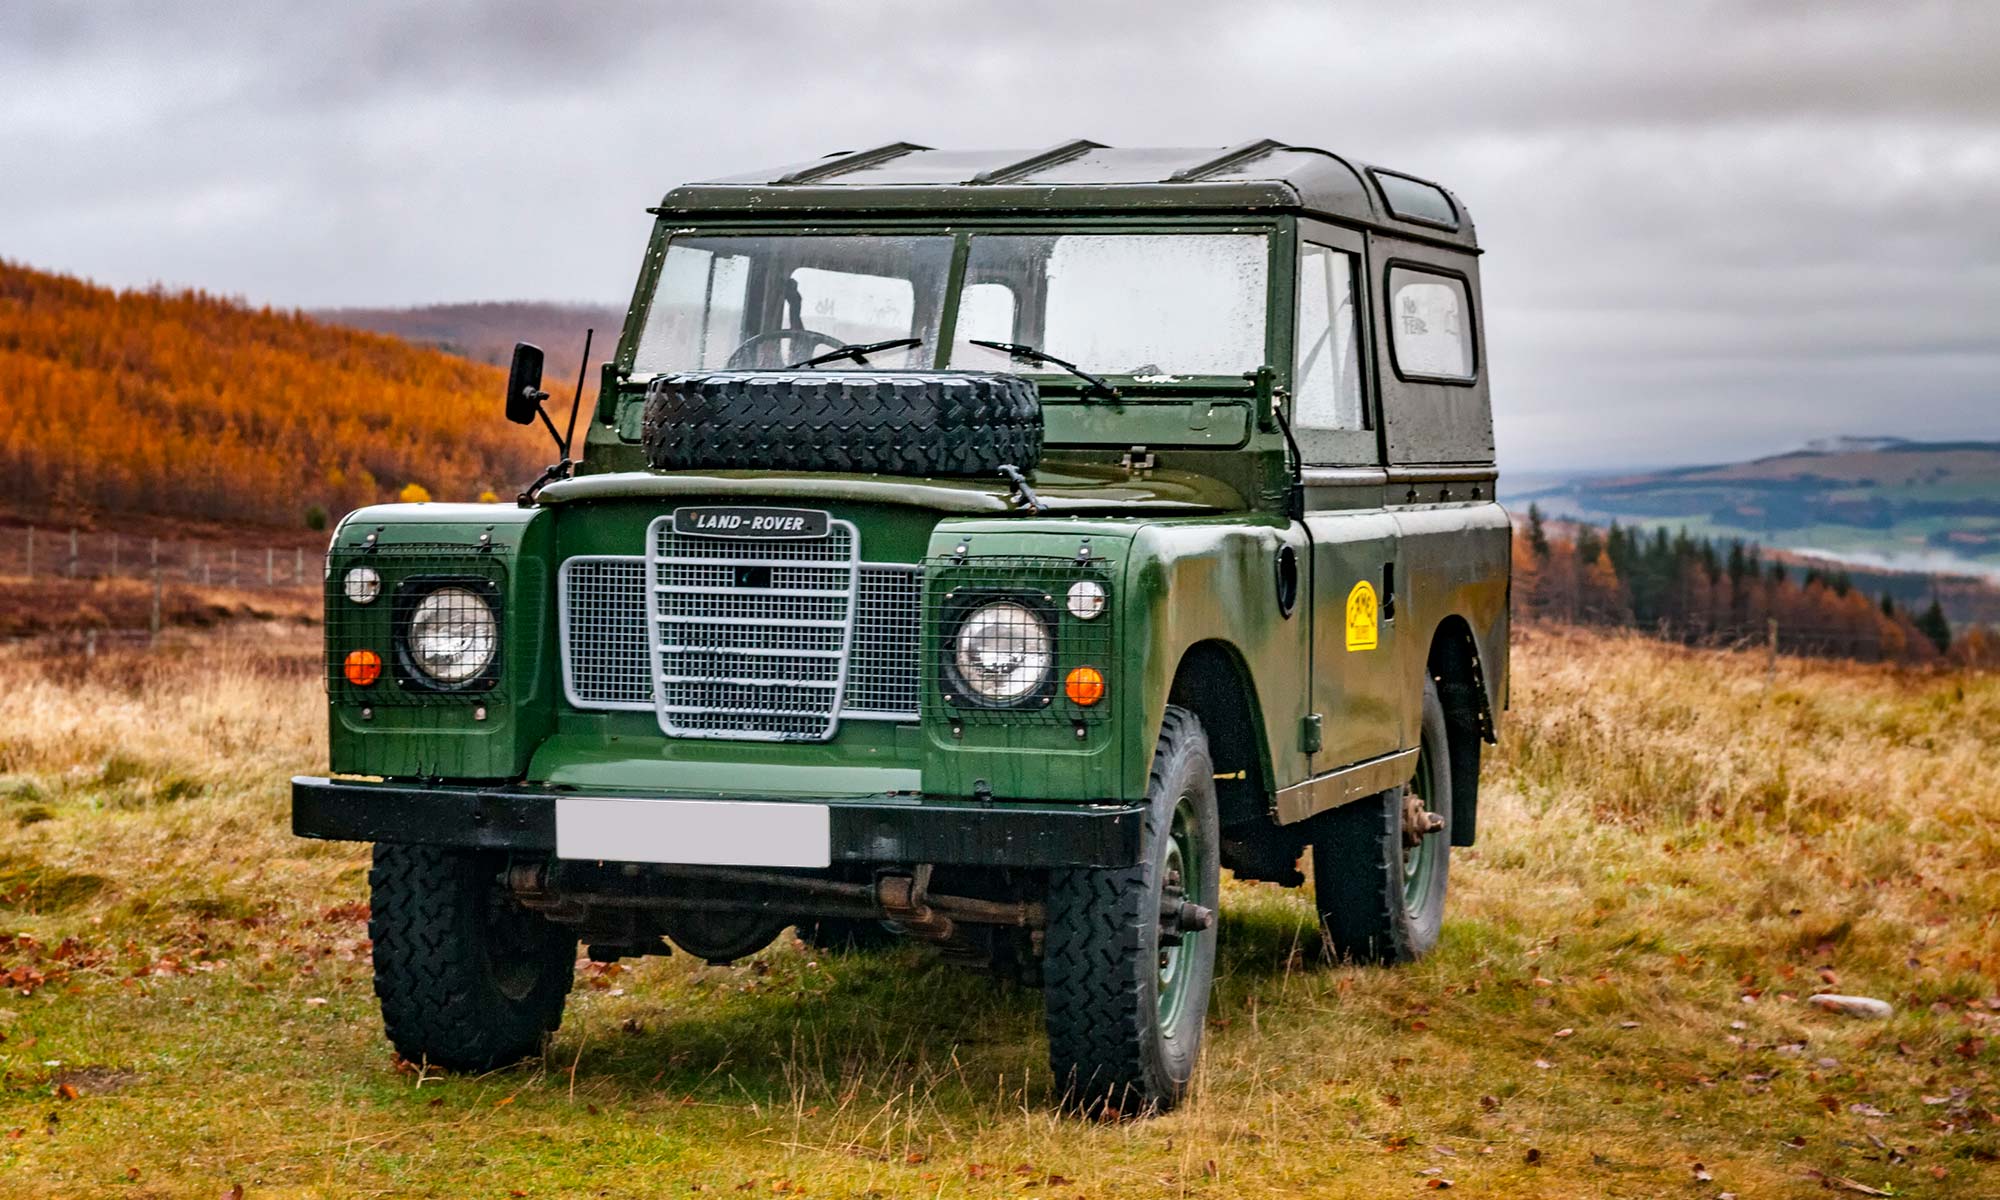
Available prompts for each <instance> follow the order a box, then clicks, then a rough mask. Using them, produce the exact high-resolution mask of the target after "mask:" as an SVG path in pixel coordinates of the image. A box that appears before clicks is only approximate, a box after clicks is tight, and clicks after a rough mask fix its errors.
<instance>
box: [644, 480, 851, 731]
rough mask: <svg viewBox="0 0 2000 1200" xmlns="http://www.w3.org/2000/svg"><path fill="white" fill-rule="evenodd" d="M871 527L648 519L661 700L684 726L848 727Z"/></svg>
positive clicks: (651, 626)
mask: <svg viewBox="0 0 2000 1200" xmlns="http://www.w3.org/2000/svg"><path fill="white" fill-rule="evenodd" d="M859 574H860V538H859V535H858V534H857V532H856V530H855V528H854V526H853V525H852V524H851V523H849V522H846V521H829V522H828V528H827V533H826V536H825V537H820V538H798V539H792V538H730V537H720V538H710V537H695V536H690V535H688V534H683V533H679V532H677V531H676V530H675V529H674V522H673V518H672V517H671V516H664V517H660V518H657V519H655V520H654V521H653V523H652V525H650V526H649V527H648V528H647V530H646V607H645V612H646V638H647V649H648V652H649V661H650V664H651V668H652V690H653V707H654V711H655V712H656V713H657V714H658V716H659V721H660V729H661V731H662V732H664V733H666V734H668V735H669V736H673V737H689V738H728V739H733V740H742V741H825V740H827V739H829V738H831V737H832V736H833V735H834V734H835V733H836V732H837V731H838V730H839V728H840V700H841V695H842V693H843V691H844V690H845V689H846V687H847V668H848V651H849V645H850V643H851V641H852V638H853V634H854V609H855V595H856V591H857V584H858V577H859Z"/></svg>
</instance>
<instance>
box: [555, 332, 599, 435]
mask: <svg viewBox="0 0 2000 1200" xmlns="http://www.w3.org/2000/svg"><path fill="white" fill-rule="evenodd" d="M596 332H597V330H595V329H586V330H584V331H583V359H582V360H581V361H580V362H578V363H577V364H576V395H575V396H573V397H571V398H570V402H569V428H568V430H567V431H566V432H565V433H564V434H563V440H562V456H563V458H564V459H568V458H569V447H570V442H571V440H572V439H573V438H575V437H576V410H577V409H578V408H581V407H582V406H583V377H584V376H585V375H587V374H588V373H589V372H590V339H591V337H592V335H594V334H595V333H596Z"/></svg>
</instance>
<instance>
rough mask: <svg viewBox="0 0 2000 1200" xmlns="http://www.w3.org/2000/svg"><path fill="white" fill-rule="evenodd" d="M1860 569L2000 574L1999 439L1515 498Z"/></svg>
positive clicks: (1835, 454)
mask: <svg viewBox="0 0 2000 1200" xmlns="http://www.w3.org/2000/svg"><path fill="white" fill-rule="evenodd" d="M1510 499H1512V500H1513V501H1514V502H1516V503H1520V504H1525V503H1527V502H1529V501H1533V502H1535V503H1537V504H1540V505H1541V506H1542V508H1543V509H1544V510H1546V511H1548V512H1550V513H1551V514H1553V515H1560V516H1570V517H1576V518H1579V519H1582V520H1586V521H1594V522H1599V523H1602V522H1605V521H1610V520H1618V521H1623V522H1626V523H1628V524H1629V523H1634V522H1644V523H1665V524H1673V525H1685V526H1687V527H1688V528H1689V529H1690V530H1692V531H1694V532H1697V533H1709V534H1728V535H1745V536H1750V537H1754V538H1757V539H1759V540H1761V541H1762V542H1763V543H1764V544H1766V545H1770V546H1778V547H1785V548H1789V549H1796V550H1809V551H1819V552H1823V553H1827V554H1831V555H1836V556H1840V557H1842V558H1847V559H1851V560H1854V561H1860V562H1880V563H1884V564H1896V565H1909V566H1919V567H1924V568H1926V569H1932V570H1951V569H1973V570H1981V571H1984V572H1985V573H1988V574H1993V573H2000V442H1911V441H1904V440H1901V439H1898V438H1840V439H1831V440H1828V441H1823V442H1819V443H1815V444H1813V445H1812V446H1809V447H1808V448H1806V449H1802V450H1798V451H1794V452H1792V453H1789V454H1779V455H1773V456H1771V457H1768V458H1760V459H1756V460H1753V461H1751V462H1743V463H1729V464H1720V465H1715V466H1702V467H1681V468H1676V469H1672V470H1665V471H1653V472H1647V473H1644V474H1636V475H1611V476H1592V477H1588V478H1577V479H1572V480H1568V481H1564V482H1561V483H1556V484H1551V485H1544V486H1541V487H1538V488H1533V489H1530V490H1527V491H1524V492H1521V493H1518V494H1516V495H1514V496H1512V497H1510Z"/></svg>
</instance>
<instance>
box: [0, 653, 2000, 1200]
mask: <svg viewBox="0 0 2000 1200" xmlns="http://www.w3.org/2000/svg"><path fill="white" fill-rule="evenodd" d="M279 636H282V637H283V638H284V639H285V640H283V641H282V642H281V643H280V644H278V645H277V646H275V647H273V646H272V645H271V644H269V643H270V639H272V638H273V637H279ZM309 637H310V635H309V634H303V633H299V632H292V633H289V634H283V635H280V634H277V633H275V632H274V631H273V630H272V628H271V627H269V626H266V627H261V628H259V629H253V630H242V631H239V632H232V633H230V634H226V635H217V634H209V635H202V636H201V638H200V639H199V640H190V641H182V642H178V643H176V644H175V645H174V646H172V647H171V648H170V649H169V650H168V651H165V652H163V653H161V654H159V655H157V656H144V655H139V654H107V655H100V656H99V657H98V658H97V659H96V660H94V661H89V662H85V661H81V660H79V659H77V658H75V657H74V656H68V655H49V654H41V653H38V652H36V651H33V650H30V649H23V648H18V647H17V648H13V649H8V650H4V651H0V671H4V672H5V674H6V677H7V679H8V680H9V685H10V686H9V687H8V688H7V689H5V690H4V692H0V821H4V824H0V829H4V830H5V837H6V844H5V848H4V850H3V851H0V928H4V929H5V930H7V931H8V933H10V934H12V935H14V936H10V937H0V975H4V976H5V979H6V982H7V983H8V984H9V985H10V987H11V992H10V993H9V994H8V996H6V997H5V998H4V999H0V1009H4V1013H0V1033H4V1034H5V1036H6V1041H5V1042H4V1043H0V1071H3V1072H4V1082H0V1193H8V1194H21V1195H50V1194H54V1195H102V1194H114V1195H133V1196H144V1195H191V1196H215V1195H220V1194H223V1193H224V1192H225V1191H226V1190H227V1189H229V1188H230V1187H232V1186H233V1185H236V1184H241V1185H242V1186H243V1188H244V1189H245V1193H246V1194H247V1195H248V1196H251V1197H257V1196H272V1195H279V1196H291V1195H351V1194H356V1193H365V1192H389V1193H395V1194H402V1195H432V1196H444V1197H457V1196H467V1195H500V1196H505V1195H509V1194H513V1193H520V1194H526V1195H531V1196H558V1195H593V1196H595V1195H608V1196H655V1195H661V1194H667V1195H682V1194H688V1193H692V1192H694V1191H696V1190H699V1191H701V1192H702V1193H704V1194H707V1193H714V1192H724V1193H728V1194H730V1195H737V1194H743V1195H786V1196H789V1195H797V1194H804V1195H810V1196H847V1195H876V1196H904V1195H926V1196H928V1195H940V1194H941V1195H952V1196H976V1197H986V1196H992V1197H998V1196H1050V1197H1055V1196H1061V1197H1069V1196H1077V1195H1082V1196H1089V1197H1115V1196H1144V1195H1190V1194H1191V1195H1203V1196H1214V1197H1264V1196H1270V1197H1277V1196H1298V1195H1314V1196H1346V1195H1356V1196H1359V1195H1368V1196H1377V1195H1381V1196H1397V1195H1415V1194H1427V1193H1428V1192H1429V1191H1430V1190H1431V1189H1433V1188H1434V1187H1435V1186H1436V1185H1438V1184H1439V1183H1441V1182H1442V1181H1444V1180H1450V1181H1451V1182H1452V1184H1453V1185H1454V1190H1455V1191H1457V1192H1459V1193H1463V1194H1472V1195H1506V1196H1510V1197H1511V1196H1575V1197H1596V1196H1635V1197H1637V1196H1647V1197H1650V1196H1662V1195H1665V1196H1688V1197H1716V1196H1719V1195H1721V1194H1723V1193H1733V1194H1735V1195H1739V1196H1743V1197H1751V1196H1759V1197H1763V1196H1791V1195H1798V1196H1805V1195H1815V1196H1817V1195H1826V1194H1828V1193H1827V1192H1826V1191H1825V1188H1826V1187H1827V1186H1832V1187H1834V1188H1836V1189H1840V1188H1844V1187H1845V1186H1846V1183H1845V1182H1844V1181H1852V1183H1854V1184H1855V1185H1858V1186H1863V1187H1869V1188H1875V1189H1878V1190H1879V1191H1880V1192H1893V1193H1894V1194H1896V1195H1907V1196H1954V1197H1959V1196H1991V1195H2000V1164H1996V1161H1995V1160H1996V1155H2000V1125H1996V1123H1995V1118H1994V1117H1993V1116H1992V1113H1993V1111H1994V1110H1996V1109H2000V1095H1996V1092H1997V1091H2000V1088H1996V1083H1995V1080H1994V1068H1995V1064H1996V1057H2000V1047H1996V1045H1995V1044H1994V1039H1993V1034H1994V1033H1995V1032H1996V1029H1995V1026H1996V1023H2000V1011H1996V1007H2000V927H1996V925H2000V922H1996V916H1995V914H1996V912H2000V871H1996V870H1995V867H1996V864H2000V846H1996V824H1995V811H1996V801H2000V751H1996V746H2000V679H1996V678H1995V677H1993V676H1991V675H1979V676H1975V675H1968V674H1928V673H1923V674H1919V673H1909V672H1902V671H1897V670H1895V669H1889V668H1873V667H1870V668H1858V667H1841V666H1835V665H1827V664H1820V663H1811V662H1802V661H1792V660H1785V661H1781V662H1780V663H1779V665H1778V670H1777V675H1776V679H1775V681H1774V682H1767V679H1766V676H1765V672H1764V663H1763V661H1762V659H1761V658H1760V657H1758V656H1756V655H1744V654H1730V653H1721V652H1693V651H1686V650H1681V649H1678V648H1673V647H1668V646H1662V645H1659V644H1655V643H1651V642H1647V641H1644V640H1641V639H1638V638H1633V637H1625V636H1604V635H1597V634H1586V633H1579V632H1572V631H1557V630H1529V631H1527V632H1526V633H1525V634H1524V635H1523V636H1522V637H1521V638H1520V639H1519V642H1518V646H1517V656H1516V690H1515V702H1514V711H1513V713H1512V714H1511V718H1510V720H1509V722H1508V727H1507V729H1506V736H1505V739H1504V741H1503V745H1502V747H1501V749H1500V750H1499V752H1498V753H1496V754H1494V755H1493V756H1492V757H1491V758H1490V759H1489V762H1488V769H1487V775H1486V788H1487V791H1486V793H1485V796H1486V799H1485V808H1484V812H1483V814H1482V821H1481V826H1482V838H1481V845H1480V846H1479V847H1478V848H1477V849H1476V850H1474V851H1470V852H1465V851H1461V852H1459V854H1458V855H1456V856H1455V859H1454V869H1453V874H1452V898H1451V906H1450V913H1449V918H1448V921H1447V925H1446V931H1445V938H1444V942H1443V944H1442V945H1441V946H1440V947H1439V950H1438V951H1437V953H1436V954H1434V955H1433V956H1432V957H1431V958H1429V959H1427V960H1426V961H1424V962H1423V963H1420V964H1418V965H1416V966H1415V967H1412V968H1408V969H1404V970H1396V971H1384V970H1372V969H1357V968H1349V967H1330V966H1326V965H1323V964H1321V963H1319V962H1317V961H1316V960H1317V955H1316V954H1315V953H1314V938H1313V935H1312V926H1311V917H1310V907H1309V905H1308V904H1307V903H1306V901H1305V899H1304V898H1303V897H1302V896H1299V895H1296V894H1293V893H1289V892H1286V891H1283V890H1281V889H1278V888H1275V887H1272V886H1269V885H1255V886H1252V885H1233V886H1232V889H1231V891H1230V893H1229V895H1228V896H1227V898H1226V899H1227V902H1226V906H1225V907H1226V912H1225V923H1224V929H1223V939H1224V941H1223V946H1224V949H1223V958H1222V972H1223V977H1222V980H1221V983H1220V986H1219V992H1218V996H1217V1002H1216V1005H1215V1008H1214V1015H1213V1024H1212V1027H1211V1029H1210V1031H1209V1032H1210V1046H1209V1052H1208V1055H1207V1058H1206V1060H1205V1063H1204V1066H1203V1070H1202V1078H1201V1081H1200V1090H1199V1092H1198V1093H1197V1096H1196V1098H1195V1099H1194V1101H1193V1102H1192V1103H1191V1104H1189V1105H1188V1106H1187V1107H1186V1108H1184V1109H1183V1110H1182V1111H1180V1112H1177V1113H1174V1114H1172V1115H1170V1116H1167V1117H1164V1118H1160V1119H1157V1120H1152V1121H1141V1122H1132V1123H1126V1124H1115V1125H1097V1124H1086V1123H1079V1122H1076V1121H1073V1120H1068V1119H1064V1118H1060V1117H1057V1116H1055V1115H1054V1114H1053V1113H1052V1112H1051V1111H1050V1109H1049V1104H1048V1101H1049V1096H1048V1083H1049V1081H1048V1076H1047V1068H1046V1066H1045V1065H1044V1063H1043V1061H1042V1058H1041V1056H1042V1053H1043V1049H1042V1045H1041V1043H1040V1039H1039V1033H1038V1030H1037V1026H1038V1024H1039V1005H1038V998H1037V997H1036V996H1035V995H1034V994H1033V993H1029V992H1023V991H1020V990H1016V989H1005V988H999V987H996V986H994V985H992V984H989V983H987V982H986V981H984V980H983V979H980V978H978V977H974V976H967V975H963V974H960V973H957V972H954V971H952V970H950V969H948V968H943V967H939V966H934V965H931V964H930V963H929V962H928V960H927V959H925V958H924V957H923V956H922V955H921V954H920V953H918V952H916V951H909V950H905V951H897V952H891V953H889V954H884V955H876V956H856V957H845V958H823V959H817V960H816V959H814V958H812V957H810V956H809V955H808V954H807V953H805V952H804V950H803V949H802V948H801V947H799V946H798V945H796V944H792V943H781V944H780V945H778V946H775V947H773V948H772V949H771V950H768V951H766V952H765V953H763V954H761V955H759V956H758V957H757V959H755V960H754V961H752V962H749V963H744V964H739V965H738V966H736V967H733V968H727V969H719V968H708V967H701V966H698V965H694V964H691V963H689V962H688V961H687V960H685V959H683V958H674V959H668V960H650V961H648V962H646V963H644V964H642V965H639V966H637V967H636V968H632V969H626V970H619V969H617V968H611V969H604V970H591V971H586V972H585V973H584V975H583V977H582V979H581V981H580V983H579V987H578V991H577V993H576V994H575V995H574V996H573V997H572V1000H571V1008H570V1013H569V1018H568V1020H567V1022H566V1023H565V1025H564V1028H563V1030H562V1032H561V1034H560V1035H558V1037H557V1038H556V1039H555V1041H554V1043H553V1045H552V1046H551V1048H550V1050H549V1053H548V1054H547V1056H546V1057H545V1058H544V1059H543V1060H541V1061H539V1062H537V1063H531V1064H528V1065H527V1066H525V1067H523V1068H520V1069H516V1070H513V1071H507V1072H499V1073H495V1074H493V1075H489V1076H484V1077H480V1078H476V1079H442V1080H440V1079H435V1078H430V1079H419V1078H418V1077H416V1076H414V1075H412V1074H410V1073H408V1072H405V1071H399V1070H398V1069H397V1068H396V1066H395V1065H394V1064H393V1063H392V1060H391V1057H390V1054H389V1052H388V1049H387V1047H386V1046H385V1045H384V1044H383V1043H382V1041H381V1039H380V1032H379V1025H378V1024H377V1019H376V1015H375V1012H374V1006H373V998H372V996H371V995H370V992H369V983H368V964H367V945H366V941H365V939H366V928H365V925H364V924H363V923H362V921H363V919H364V913H365V910H364V909H363V908H362V904H363V903H364V902H365V899H366V894H365V881H364V878H363V868H364V863H365V854H364V853H363V852H362V850H361V849H360V848H357V847H352V846H341V845H326V844H321V843H312V842H302V841H297V840H294V839H292V838H291V837H290V836H289V834H288V832H287V820H286V790H285V779H286V777H287V776H288V775H290V774H291V773H294V772H296V771H301V770H308V769H312V768H314V767H316V766H317V765H319V763H320V761H321V756H322V755H323V753H324V747H323V737H322V732H321V725H322V722H323V713H322V710H321V702H320V698H319V691H318V684H317V680H316V669H317V668H316V661H317V660H316V658H315V650H316V647H315V646H314V645H313V644H312V643H311V642H310V641H309V640H308V638H309ZM1828 978H1832V979H1837V980H1838V990H1841V991H1846V992H1859V993H1863V994H1867V995H1872V996H1879V997H1883V998H1885V999H1889V1000H1891V1001H1893V1002H1894V1003H1895V1004H1896V1005H1897V1008H1898V1013H1897V1015H1896V1016H1895V1017H1894V1018H1893V1019H1891V1020H1890V1021H1888V1022H1886V1023H1883V1022H1863V1021H1857V1020H1853V1019H1850V1018H1840V1017H1835V1016H1833V1015H1830V1014H1825V1013H1821V1012H1818V1011H1817V1010H1814V1009H1812V1008H1810V1007H1808V1006H1806V1005H1805V1004H1803V1003H1802V1002H1801V998H1802V997H1804V996H1805V995H1808V994H1810V993H1812V992H1814V991H1817V990H1822V989H1824V988H1826V987H1827V986H1829V985H1828V983H1827V982H1826V980H1827V979H1828ZM1846 1194H1849V1195H1859V1194H1865V1193H1861V1192H1855V1191H1848V1192H1846Z"/></svg>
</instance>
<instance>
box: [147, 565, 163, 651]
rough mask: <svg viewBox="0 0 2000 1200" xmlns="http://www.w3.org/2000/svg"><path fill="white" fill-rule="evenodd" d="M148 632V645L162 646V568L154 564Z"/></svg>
mask: <svg viewBox="0 0 2000 1200" xmlns="http://www.w3.org/2000/svg"><path fill="white" fill-rule="evenodd" d="M156 540H157V539H156ZM146 632H147V635H148V636H147V638H146V644H147V645H149V646H157V645H159V644H160V567H159V564H158V563H155V564H153V619H152V620H151V621H149V622H147V625H146Z"/></svg>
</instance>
